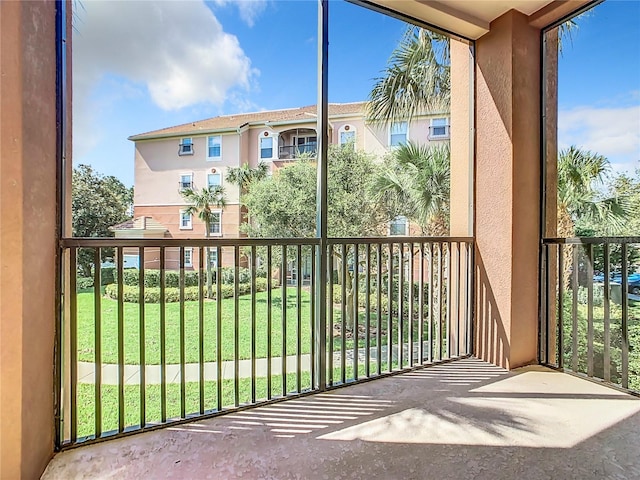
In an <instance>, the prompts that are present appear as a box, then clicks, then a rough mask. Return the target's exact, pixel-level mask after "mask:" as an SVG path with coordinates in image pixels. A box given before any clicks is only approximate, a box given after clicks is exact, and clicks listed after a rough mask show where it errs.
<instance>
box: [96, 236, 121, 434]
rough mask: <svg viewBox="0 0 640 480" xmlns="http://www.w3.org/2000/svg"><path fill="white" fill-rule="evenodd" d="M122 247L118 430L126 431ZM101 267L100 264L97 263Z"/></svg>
mask: <svg viewBox="0 0 640 480" xmlns="http://www.w3.org/2000/svg"><path fill="white" fill-rule="evenodd" d="M122 263H123V258H122V247H116V269H117V272H118V432H119V433H122V432H124V423H125V420H124V409H125V407H124V406H125V402H124V367H125V363H124V278H123V273H122V272H123V266H122ZM96 268H99V265H96Z"/></svg>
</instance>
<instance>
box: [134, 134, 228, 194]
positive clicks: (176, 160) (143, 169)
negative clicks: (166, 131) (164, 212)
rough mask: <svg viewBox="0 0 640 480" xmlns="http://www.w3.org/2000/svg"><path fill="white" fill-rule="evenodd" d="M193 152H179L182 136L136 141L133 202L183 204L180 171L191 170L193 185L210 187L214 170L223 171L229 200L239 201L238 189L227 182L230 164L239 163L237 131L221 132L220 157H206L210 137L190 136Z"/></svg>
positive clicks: (186, 171)
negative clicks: (185, 153) (217, 158)
mask: <svg viewBox="0 0 640 480" xmlns="http://www.w3.org/2000/svg"><path fill="white" fill-rule="evenodd" d="M191 138H192V141H193V145H194V146H193V150H194V154H193V155H178V145H179V144H180V141H181V139H180V138H166V139H158V140H144V141H138V142H136V149H135V170H134V174H135V189H134V195H135V198H134V204H135V205H136V206H138V205H157V204H165V205H166V204H175V205H181V204H184V200H183V198H182V196H181V195H180V191H179V186H178V182H179V181H180V175H181V174H183V173H184V174H187V173H192V174H193V182H194V186H195V188H197V189H201V188H203V187H206V186H207V174H209V173H211V169H216V172H219V173H221V174H222V185H223V186H224V188H225V194H226V197H227V203H238V196H239V190H238V187H237V186H235V185H231V184H227V183H226V182H225V180H224V177H225V175H226V172H227V168H228V167H233V166H238V165H239V158H240V142H239V141H238V140H239V137H238V135H237V134H236V133H232V134H225V135H222V150H221V151H222V158H221V160H215V161H208V160H207V136H206V135H203V136H199V137H196V136H194V137H191Z"/></svg>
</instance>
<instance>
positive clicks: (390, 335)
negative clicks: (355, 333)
mask: <svg viewBox="0 0 640 480" xmlns="http://www.w3.org/2000/svg"><path fill="white" fill-rule="evenodd" d="M387 248H388V249H389V260H388V263H389V266H388V270H387V304H388V307H387V310H388V314H387V371H389V372H390V371H391V370H393V248H394V247H393V243H388V244H387Z"/></svg>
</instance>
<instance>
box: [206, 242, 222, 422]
mask: <svg viewBox="0 0 640 480" xmlns="http://www.w3.org/2000/svg"><path fill="white" fill-rule="evenodd" d="M215 248H216V369H217V371H216V389H217V392H216V394H217V397H218V398H217V401H218V411H221V410H222V407H223V400H222V385H223V378H222V249H221V247H220V245H217V246H216V247H215ZM209 262H211V259H210V258H207V265H209ZM207 270H208V269H207Z"/></svg>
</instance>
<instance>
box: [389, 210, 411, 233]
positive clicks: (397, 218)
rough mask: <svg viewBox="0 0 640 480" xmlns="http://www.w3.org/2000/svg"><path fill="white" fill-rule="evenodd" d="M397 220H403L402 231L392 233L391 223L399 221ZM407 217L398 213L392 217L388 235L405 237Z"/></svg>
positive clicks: (407, 224)
mask: <svg viewBox="0 0 640 480" xmlns="http://www.w3.org/2000/svg"><path fill="white" fill-rule="evenodd" d="M398 220H402V221H404V232H403V233H393V232H392V229H393V225H394V224H397V223H399V222H398ZM408 230H409V219H408V218H407V217H405V216H404V215H398V216H397V217H396V218H394V219H392V220H391V221H390V222H389V236H390V237H406V236H407V235H408V234H409V233H408Z"/></svg>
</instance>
